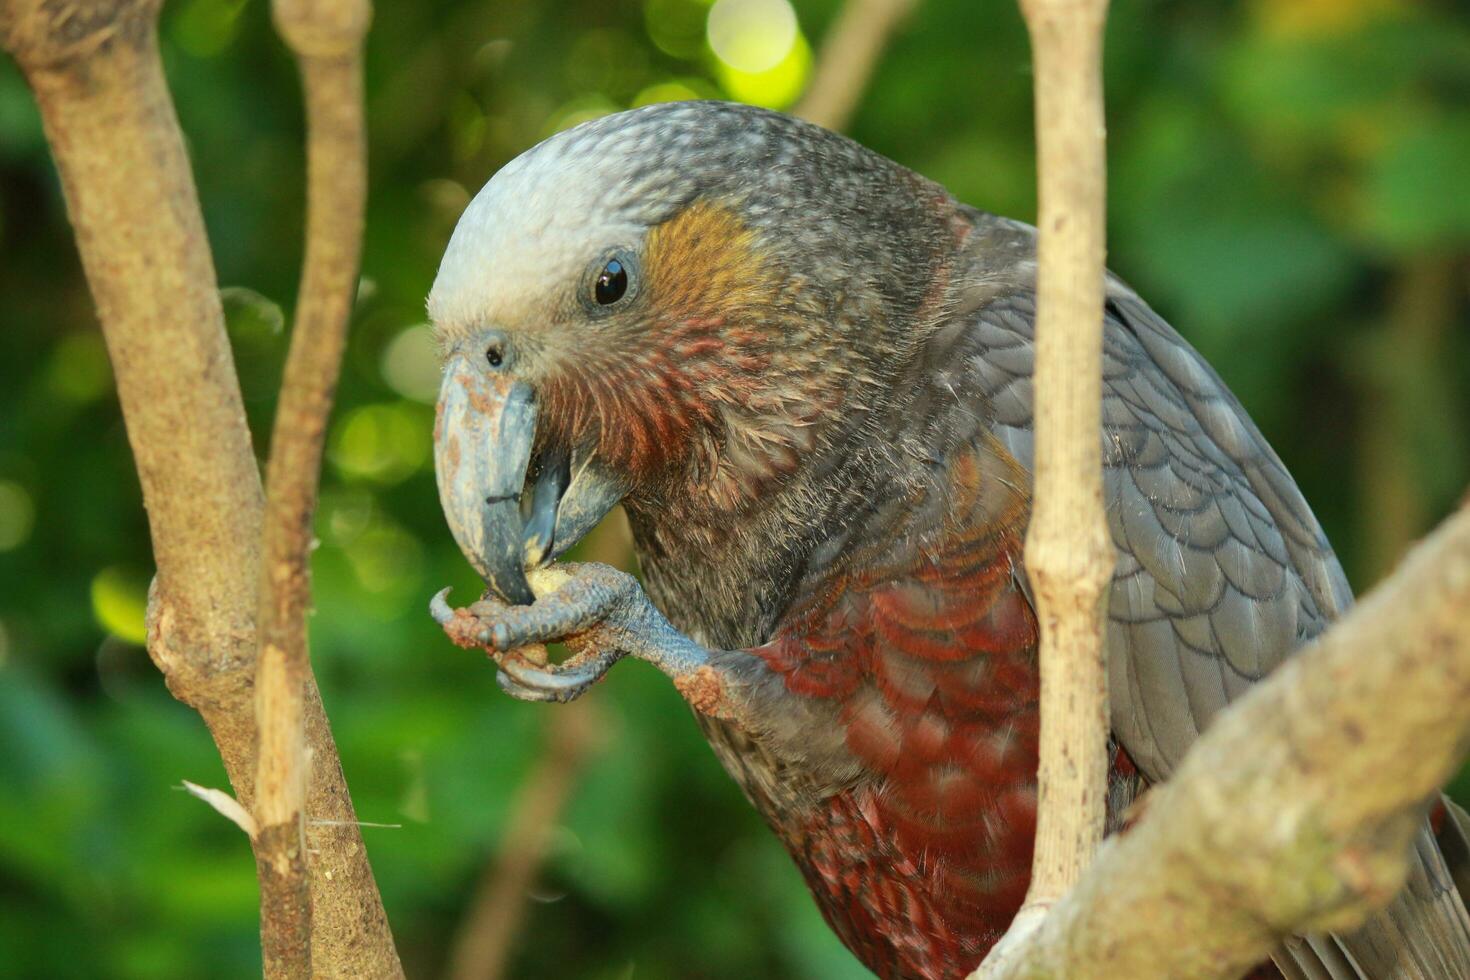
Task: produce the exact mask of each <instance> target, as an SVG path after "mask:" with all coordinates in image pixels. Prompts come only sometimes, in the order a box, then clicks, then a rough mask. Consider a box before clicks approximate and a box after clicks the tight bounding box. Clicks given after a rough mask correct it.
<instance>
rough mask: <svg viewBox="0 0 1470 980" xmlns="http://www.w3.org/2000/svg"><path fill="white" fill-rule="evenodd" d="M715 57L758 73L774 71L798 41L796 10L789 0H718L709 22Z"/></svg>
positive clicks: (708, 29) (740, 68)
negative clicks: (792, 7)
mask: <svg viewBox="0 0 1470 980" xmlns="http://www.w3.org/2000/svg"><path fill="white" fill-rule="evenodd" d="M706 30H707V33H708V37H709V46H710V49H711V50H712V51H714V53H715V57H717V58H719V59H720V61H721V62H723V63H724V64H725V65H728V66H729V67H730V68H733V69H734V70H736V71H738V72H744V73H746V74H752V75H758V74H763V73H765V72H768V71H771V70H772V69H773V68H775V67H776V66H777V65H779V64H781V63H782V62H783V61H785V60H786V59H787V57H788V56H790V54H791V49H792V47H794V46H795V44H796V38H797V35H798V31H797V28H796V11H794V10H792V9H791V4H790V3H789V2H787V0H718V2H717V3H716V4H715V5H714V6H713V7H711V8H710V11H709V21H708V22H707V25H706Z"/></svg>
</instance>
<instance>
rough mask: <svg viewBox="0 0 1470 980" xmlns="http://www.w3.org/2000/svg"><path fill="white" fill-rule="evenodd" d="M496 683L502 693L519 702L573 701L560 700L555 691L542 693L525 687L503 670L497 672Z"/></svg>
mask: <svg viewBox="0 0 1470 980" xmlns="http://www.w3.org/2000/svg"><path fill="white" fill-rule="evenodd" d="M495 683H497V684H499V685H500V689H501V690H502V691H504V692H505V693H506V694H509V695H510V696H511V697H513V698H515V699H516V700H517V701H538V702H547V701H558V700H567V701H570V700H571V698H559V697H558V695H557V692H555V691H542V690H539V689H537V688H534V687H526V686H525V685H523V684H520V683H518V682H517V681H516V679H515V678H514V677H511V676H510V675H509V674H507V673H506V672H505V671H503V670H497V671H496V672H495Z"/></svg>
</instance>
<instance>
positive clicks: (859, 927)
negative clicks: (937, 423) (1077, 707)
mask: <svg viewBox="0 0 1470 980" xmlns="http://www.w3.org/2000/svg"><path fill="white" fill-rule="evenodd" d="M1015 503H1016V504H1017V506H1016V507H1015V510H1017V511H1020V507H1019V502H1015ZM1022 513H1023V512H1019V513H1002V514H991V515H987V516H988V517H989V519H988V520H986V521H985V522H984V523H983V524H979V522H970V523H968V524H962V525H960V526H959V527H958V528H954V529H952V531H951V533H950V534H948V535H947V536H946V537H945V539H944V543H943V546H942V547H938V548H925V549H920V552H919V558H918V560H916V561H913V562H910V563H909V566H908V567H907V568H902V569H896V568H893V567H892V566H891V565H890V566H889V567H887V568H882V567H874V564H873V563H865V564H864V565H863V566H861V567H866V568H869V569H871V572H872V573H871V575H864V576H862V577H861V578H858V579H856V580H853V579H849V580H848V581H845V582H843V583H842V585H841V587H840V588H835V589H833V590H831V591H830V592H829V593H828V594H829V596H832V597H833V598H831V599H830V600H829V601H828V602H827V603H824V604H819V603H813V606H814V607H816V606H820V608H814V609H813V610H812V612H809V613H807V614H806V615H797V616H794V617H793V618H792V620H791V623H792V626H791V627H790V628H789V629H788V630H786V631H784V632H783V633H782V634H781V635H780V636H778V637H777V639H776V640H775V641H773V642H772V643H771V644H769V645H767V646H766V647H762V648H760V649H759V650H757V651H755V652H756V653H757V654H759V655H760V656H761V657H762V658H763V659H764V660H765V661H766V663H767V664H768V666H769V667H771V668H772V669H773V670H774V671H776V672H777V673H779V674H780V675H781V676H782V677H783V679H784V681H785V683H786V686H787V688H788V689H789V690H790V691H791V692H792V693H794V694H797V695H801V696H805V697H810V698H816V699H824V700H829V701H830V702H832V703H833V706H834V708H835V709H836V715H837V717H838V718H839V719H840V724H841V725H842V727H843V732H844V737H845V742H846V745H847V748H848V750H849V751H850V752H851V753H852V755H853V756H854V757H855V758H856V760H858V761H859V762H860V763H861V770H862V772H863V778H862V779H861V780H859V781H858V783H857V784H856V785H854V786H852V787H851V788H849V789H847V790H844V791H843V792H840V793H837V794H836V795H834V796H831V797H829V798H827V799H825V800H824V801H822V802H820V803H817V804H815V805H811V806H807V807H804V808H802V812H800V813H795V814H793V813H786V814H783V815H781V819H780V821H779V824H780V825H779V826H778V831H779V832H781V834H782V836H783V838H784V839H785V841H786V844H787V846H788V848H790V850H791V852H792V854H793V856H794V857H795V858H796V860H797V863H798V864H799V865H800V866H801V868H802V871H803V873H804V874H805V876H806V878H807V882H808V884H809V885H810V887H811V889H812V892H813V893H814V894H815V896H816V898H817V901H818V903H819V905H820V906H821V907H822V911H823V914H824V915H825V916H826V918H827V920H828V922H829V923H830V924H831V925H832V928H833V929H834V930H835V931H836V932H837V934H838V935H839V936H841V937H842V939H843V941H844V942H845V943H846V944H847V945H848V947H849V948H850V949H852V950H853V952H854V953H856V954H857V955H858V956H859V958H861V959H862V960H863V961H864V962H865V963H866V964H867V965H868V966H869V967H870V968H871V969H873V970H874V971H875V972H877V973H878V974H879V975H880V976H883V977H903V978H926V980H927V978H947V977H963V976H965V975H966V974H967V973H968V972H969V971H970V970H971V969H973V968H974V967H975V965H977V964H978V963H979V961H980V959H981V958H982V957H983V955H984V953H985V952H986V951H987V950H988V949H989V948H990V946H991V945H992V944H993V943H994V942H995V940H996V939H998V938H999V936H1000V935H1001V933H1002V932H1004V930H1005V928H1006V926H1007V925H1008V924H1009V922H1010V920H1011V917H1012V916H1013V915H1014V914H1015V912H1016V910H1017V909H1018V908H1019V907H1020V904H1021V901H1022V898H1023V897H1024V895H1025V891H1026V885H1027V882H1028V880H1029V875H1030V865H1031V851H1032V844H1033V838H1034V836H1035V821H1036V792H1035V789H1036V766H1037V749H1036V740H1037V711H1036V702H1037V693H1038V678H1037V673H1036V622H1035V616H1034V614H1033V613H1032V610H1031V607H1030V605H1029V603H1028V602H1027V600H1026V598H1025V596H1024V594H1023V593H1022V592H1021V589H1020V586H1019V584H1018V582H1017V579H1016V575H1017V574H1018V572H1016V571H1015V569H1014V560H1015V557H1016V556H1018V555H1019V549H1020V538H1019V530H1018V527H1019V525H1020V517H1021V514H1022ZM977 525H978V526H977ZM879 565H880V566H881V563H879ZM773 822H775V821H773Z"/></svg>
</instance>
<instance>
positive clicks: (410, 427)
mask: <svg viewBox="0 0 1470 980" xmlns="http://www.w3.org/2000/svg"><path fill="white" fill-rule="evenodd" d="M432 425H433V421H432V419H431V418H430V417H429V416H428V414H427V412H426V411H425V410H424V409H423V408H422V407H421V406H418V405H410V404H392V405H364V406H362V407H361V408H357V409H353V410H352V411H351V412H350V413H348V415H347V417H346V418H345V419H344V420H343V421H342V422H341V424H339V425H338V426H337V429H336V431H335V432H334V433H333V439H332V449H331V460H332V464H333V465H334V466H336V468H337V469H338V471H340V472H341V473H342V474H343V475H345V476H348V477H356V478H359V479H365V480H372V481H374V482H377V483H401V482H402V481H403V480H406V479H407V478H408V477H410V476H412V475H413V474H414V473H415V472H416V471H418V470H419V469H420V468H421V467H423V466H424V465H425V464H426V463H427V462H428V459H429V435H430V431H431V427H432Z"/></svg>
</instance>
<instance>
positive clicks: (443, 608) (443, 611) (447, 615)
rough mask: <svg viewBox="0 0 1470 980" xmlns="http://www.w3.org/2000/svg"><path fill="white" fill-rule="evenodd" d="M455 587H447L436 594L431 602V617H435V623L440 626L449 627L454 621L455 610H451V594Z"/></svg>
mask: <svg viewBox="0 0 1470 980" xmlns="http://www.w3.org/2000/svg"><path fill="white" fill-rule="evenodd" d="M452 589H453V586H446V587H445V588H442V589H440V590H439V591H438V592H435V593H434V598H432V599H430V600H429V615H430V616H433V617H434V622H436V623H438V624H439V625H440V626H447V625H449V623H450V622H451V621H452V620H453V619H454V610H453V609H450V608H449V602H448V598H449V593H450V591H451V590H452Z"/></svg>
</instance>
